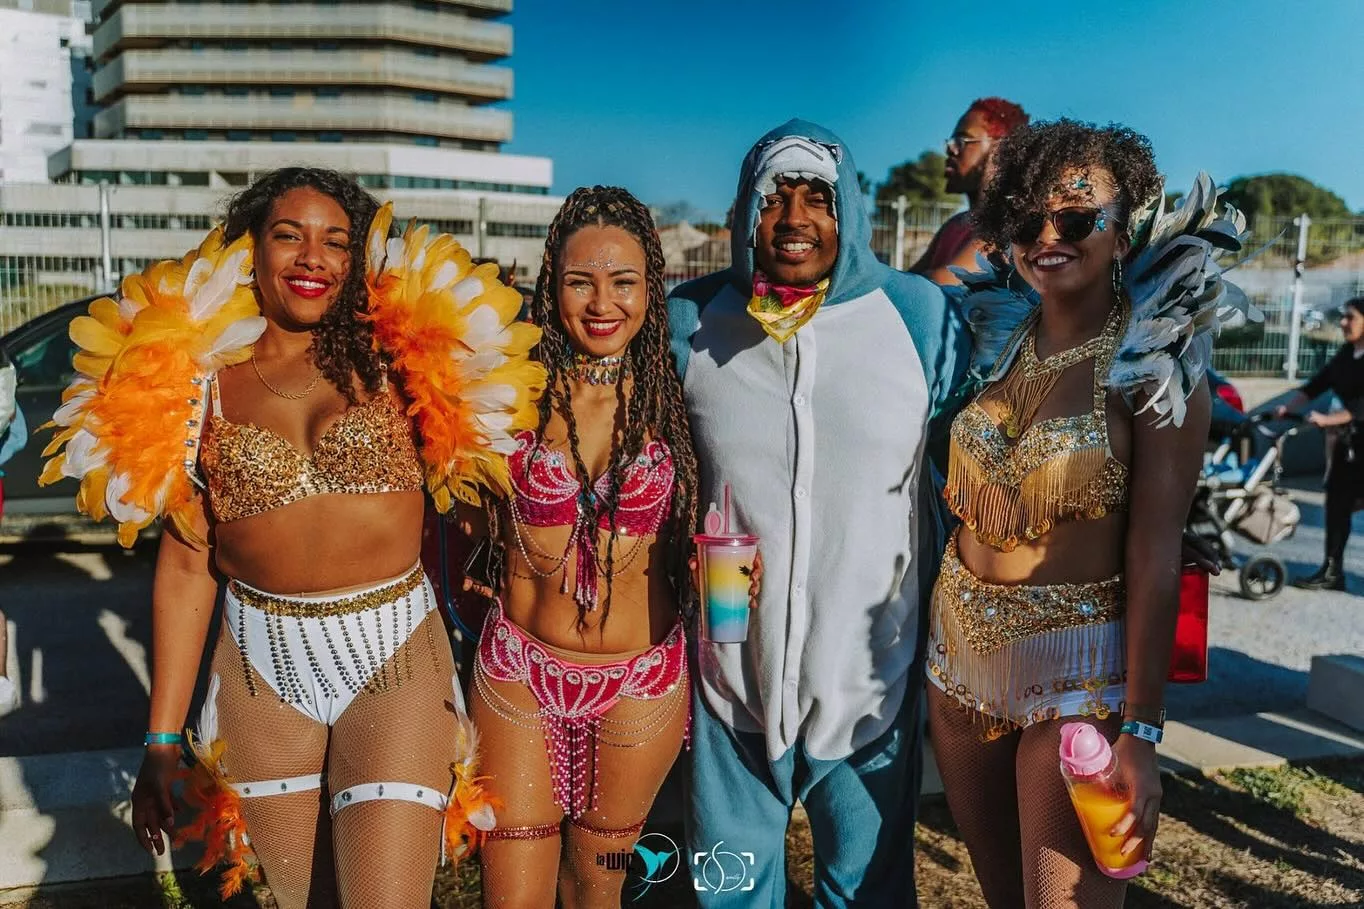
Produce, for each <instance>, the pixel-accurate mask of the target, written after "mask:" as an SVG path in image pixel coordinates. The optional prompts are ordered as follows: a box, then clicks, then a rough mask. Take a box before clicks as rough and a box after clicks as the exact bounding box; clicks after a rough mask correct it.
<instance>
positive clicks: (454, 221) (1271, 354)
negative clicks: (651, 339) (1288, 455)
mask: <svg viewBox="0 0 1364 909" xmlns="http://www.w3.org/2000/svg"><path fill="white" fill-rule="evenodd" d="M394 195H395V196H396V197H397V199H396V201H397V205H398V209H399V210H398V214H399V216H407V215H414V216H416V217H417V218H418V219H420V220H425V221H427V222H429V223H431V224H432V226H433V227H434V228H435V229H437V230H444V231H453V232H454V233H455V234H456V236H457V237H458V239H459V240H460V242H462V243H464V244H465V245H466V246H467V247H468V248H469V249H470V251H471V252H475V253H479V252H481V253H482V254H484V255H486V256H489V257H492V258H496V259H498V260H499V261H501V262H502V263H503V264H504V265H507V266H511V265H512V264H513V262H515V264H516V272H515V274H516V279H517V280H518V282H523V283H533V282H534V280H535V275H536V272H537V271H538V268H539V262H540V257H541V253H542V250H543V245H542V244H543V237H544V229H545V225H547V224H548V223H549V221H550V219H551V217H552V216H553V213H554V210H555V209H556V207H557V204H556V203H555V202H554V201H553V200H549V199H546V200H544V201H535V202H532V201H530V200H507V199H502V198H499V199H489V200H488V201H486V202H483V201H480V200H478V199H473V198H463V199H460V200H452V199H447V200H437V199H433V198H422V197H420V196H419V194H415V193H413V194H405V193H395V194H394ZM405 208H406V209H408V211H407V212H406V213H405V211H404V209H405ZM466 209H467V211H466ZM958 210H959V207H957V206H953V205H950V204H927V203H915V202H906V201H903V200H901V201H898V202H891V203H882V204H878V205H875V206H874V207H873V208H872V213H871V220H872V236H871V244H872V249H873V250H874V251H875V253H876V255H877V257H878V258H880V259H881V260H882V261H883V262H885V263H887V264H888V265H891V266H892V267H895V268H901V269H903V268H908V267H910V266H911V265H913V263H914V262H915V261H916V260H917V259H918V258H919V256H920V255H921V254H922V253H923V251H924V249H926V248H927V246H928V243H929V241H930V240H931V239H932V237H933V235H934V234H935V233H936V232H937V230H938V229H939V228H940V227H941V226H942V225H943V223H944V222H945V221H946V220H947V219H948V218H949V217H951V216H952V214H954V213H955V212H956V211H958ZM0 215H3V220H0V333H4V332H7V331H10V330H12V329H13V328H15V327H16V326H18V325H21V324H23V323H24V322H26V321H28V320H29V319H32V318H34V317H36V316H38V315H40V314H41V313H44V312H47V311H49V310H51V309H53V308H55V307H57V306H60V305H61V304H62V303H65V302H67V301H70V300H74V299H79V298H81V297H85V296H89V295H91V294H94V293H102V292H107V291H109V290H110V289H112V287H113V286H114V283H115V282H116V280H117V278H118V276H119V275H121V274H129V273H132V272H134V271H136V270H139V269H141V268H142V267H144V266H145V265H146V264H147V263H148V262H149V261H151V260H152V259H153V258H161V257H168V256H175V255H180V254H182V253H183V251H184V250H185V249H188V248H189V247H190V246H191V245H193V244H194V243H195V242H196V241H197V238H198V234H197V233H196V232H195V231H191V230H188V228H189V227H190V225H187V224H186V225H181V224H178V223H177V224H172V225H166V224H162V223H160V222H159V221H156V222H154V223H153V222H148V223H143V222H144V221H145V219H142V220H139V219H138V218H136V217H135V216H130V215H121V216H120V215H118V214H117V213H115V216H114V219H113V220H112V221H111V224H110V227H109V229H108V230H107V231H101V230H100V227H99V225H98V224H87V223H85V222H84V221H81V222H80V223H78V224H76V223H72V224H67V223H66V222H64V221H62V222H51V223H48V222H43V223H41V224H39V223H33V224H29V223H28V222H27V221H25V220H23V219H22V218H21V219H19V220H16V218H18V217H19V216H18V215H16V214H15V213H0ZM25 217H28V216H25ZM29 220H31V217H30V218H29ZM21 221H22V223H21ZM11 222H13V223H11ZM200 226H201V225H199V224H198V223H196V224H194V225H193V227H195V228H197V227H200ZM176 228H181V229H179V230H177V229H176ZM660 235H661V237H662V239H663V247H664V256H665V259H666V263H667V266H666V267H667V274H666V276H665V279H666V280H665V283H666V284H667V285H668V286H669V287H670V288H671V287H673V286H675V285H677V284H679V283H681V282H683V281H686V280H689V279H691V278H696V277H699V276H701V275H704V274H708V273H710V272H713V271H717V270H719V269H722V268H725V267H727V266H728V265H729V263H730V236H729V231H728V230H727V229H725V228H723V227H720V226H717V225H709V226H705V225H701V226H692V225H688V224H685V223H684V224H680V225H670V226H668V227H664V228H662V229H661V230H660ZM161 245H164V247H165V248H164V249H162V248H161ZM1255 251H1258V255H1255V256H1254V257H1253V258H1251V259H1250V260H1249V261H1247V262H1245V263H1244V264H1242V265H1241V266H1239V267H1238V268H1236V269H1235V270H1234V271H1233V272H1232V273H1231V275H1230V279H1231V280H1232V281H1234V282H1235V283H1236V284H1237V285H1239V286H1240V287H1241V288H1242V289H1243V290H1245V291H1246V293H1247V294H1248V295H1249V296H1250V298H1251V300H1252V301H1253V302H1255V303H1256V305H1258V306H1259V308H1260V309H1261V310H1262V311H1263V312H1264V314H1265V320H1264V322H1263V324H1261V325H1248V326H1245V327H1243V328H1239V329H1234V330H1231V331H1229V332H1227V333H1225V334H1224V335H1223V337H1222V338H1221V339H1220V340H1219V341H1218V344H1217V347H1216V349H1215V350H1214V352H1213V365H1214V366H1215V367H1216V368H1217V369H1218V370H1220V371H1222V372H1224V373H1226V374H1228V375H1233V376H1282V377H1287V378H1289V379H1297V378H1301V377H1303V376H1306V375H1310V374H1311V373H1313V372H1315V371H1316V370H1317V369H1319V368H1320V367H1321V365H1322V364H1323V363H1325V361H1326V360H1327V359H1329V357H1330V356H1331V354H1332V353H1333V352H1334V351H1335V349H1336V348H1337V347H1338V346H1339V344H1340V334H1339V330H1338V327H1337V325H1336V319H1335V316H1334V312H1335V310H1336V309H1338V308H1339V306H1340V304H1341V303H1343V302H1344V301H1345V300H1347V299H1349V298H1350V297H1352V296H1355V295H1358V294H1364V217H1360V218H1347V219H1340V220H1334V221H1311V220H1310V219H1304V218H1278V219H1260V220H1259V221H1257V222H1256V223H1255V224H1254V225H1253V230H1252V236H1251V242H1250V250H1248V252H1255ZM106 262H107V263H108V264H109V268H108V270H107V272H106V269H105V263H106ZM106 275H107V277H106Z"/></svg>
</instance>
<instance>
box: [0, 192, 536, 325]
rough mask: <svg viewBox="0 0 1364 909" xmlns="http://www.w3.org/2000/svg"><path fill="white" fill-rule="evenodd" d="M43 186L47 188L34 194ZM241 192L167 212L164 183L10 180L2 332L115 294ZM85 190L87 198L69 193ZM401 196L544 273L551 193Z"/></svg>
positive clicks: (402, 215) (404, 213)
mask: <svg viewBox="0 0 1364 909" xmlns="http://www.w3.org/2000/svg"><path fill="white" fill-rule="evenodd" d="M35 189H36V190H40V191H46V192H30V190H35ZM83 190H89V192H86V193H82V192H81V191H83ZM232 192H233V190H232V189H231V188H225V189H223V190H221V191H217V192H208V191H205V192H203V193H201V194H200V195H201V196H202V197H195V198H189V197H186V198H183V199H178V200H175V201H179V203H180V205H181V207H182V208H183V207H189V206H197V207H198V210H197V211H194V212H191V213H184V212H181V213H179V214H176V215H167V214H166V213H165V207H164V206H165V205H166V204H167V198H168V197H167V193H166V190H165V188H164V187H159V188H152V189H151V190H149V189H148V188H146V187H141V186H129V187H125V186H111V187H107V188H100V187H74V186H64V185H43V186H39V187H30V186H26V185H23V184H18V185H16V184H7V185H0V334H5V333H7V332H9V331H12V330H13V329H15V328H17V327H18V326H20V325H23V324H24V323H26V322H28V321H29V320H31V319H34V318H36V317H38V316H40V315H42V314H43V313H46V312H49V311H51V310H53V309H56V308H57V307H59V306H61V305H62V304H64V303H67V302H70V301H73V300H79V299H82V298H85V297H90V296H92V295H95V294H103V293H110V292H112V291H113V290H114V289H115V288H116V287H117V286H118V282H119V281H120V280H121V278H122V276H124V275H129V274H134V273H136V272H138V271H141V270H142V269H143V268H144V267H146V266H147V264H149V263H150V262H153V261H156V260H158V259H165V258H170V257H175V256H181V255H183V254H184V253H185V251H186V250H188V249H191V248H193V247H194V246H196V245H197V244H198V243H199V242H200V240H201V239H202V238H203V235H204V233H205V232H206V230H207V229H208V228H209V227H210V226H211V225H212V223H213V222H214V221H215V220H216V218H217V216H219V215H220V214H221V213H222V210H223V208H224V205H225V202H226V200H227V199H228V198H229V197H230V195H231V193H232ZM76 194H80V195H81V198H80V199H75V198H69V197H73V196H74V195H76ZM391 195H392V197H393V199H394V206H395V212H396V216H397V218H398V220H399V223H400V224H401V223H403V222H405V220H406V219H408V218H412V219H414V220H416V221H418V222H421V223H426V224H429V225H430V226H431V227H432V228H433V229H434V230H437V231H440V232H444V233H451V234H454V235H455V237H456V238H457V239H458V240H459V241H460V242H461V243H462V244H463V245H464V246H465V248H466V249H468V250H469V252H470V253H471V254H473V255H474V256H476V257H484V258H489V259H495V260H497V261H498V262H499V263H501V264H502V265H504V266H506V267H507V268H508V269H514V275H515V279H516V281H517V282H518V283H524V282H526V281H527V280H529V281H532V282H533V281H534V276H535V274H536V272H538V270H539V267H540V258H541V254H542V252H543V249H544V238H545V235H546V231H547V228H548V225H549V222H550V220H551V219H552V218H553V217H554V213H555V212H556V211H557V210H558V208H559V203H558V202H557V201H554V200H551V199H538V198H521V197H511V196H509V195H508V194H499V195H488V196H481V195H477V194H474V193H439V192H429V191H424V190H419V189H411V190H395V191H394V192H392V193H391ZM62 206H65V207H66V208H67V210H65V211H62V210H59V209H60V208H61V207H62ZM157 206H162V207H161V210H160V211H159V212H158V211H156V207H157ZM77 209H78V210H77Z"/></svg>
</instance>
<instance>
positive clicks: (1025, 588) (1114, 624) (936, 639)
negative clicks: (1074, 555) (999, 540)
mask: <svg viewBox="0 0 1364 909" xmlns="http://www.w3.org/2000/svg"><path fill="white" fill-rule="evenodd" d="M1125 589H1126V585H1125V583H1124V581H1123V578H1122V576H1121V575H1117V576H1114V577H1112V578H1109V579H1107V580H1103V581H1096V582H1092V583H1086V584H1046V585H1040V586H1030V585H1023V584H992V583H990V582H988V581H982V580H981V579H980V578H978V577H976V576H975V575H973V574H972V573H971V572H970V571H969V570H968V569H967V568H966V566H965V565H963V564H962V563H961V559H960V557H959V555H958V553H957V537H956V534H955V533H954V534H953V535H952V537H951V539H950V540H949V541H948V544H947V551H946V552H945V553H944V554H943V563H942V572H941V574H939V576H938V583H937V586H936V587H935V588H934V590H933V604H932V610H931V613H930V618H929V637H928V669H927V672H928V680H929V682H930V683H932V684H933V685H935V686H937V687H938V688H939V689H941V690H942V691H943V692H944V693H945V694H947V695H949V696H951V697H954V698H956V699H957V700H958V701H959V702H960V703H961V704H962V705H963V706H964V707H966V708H968V709H970V710H973V711H976V712H978V713H980V714H981V716H982V718H983V719H984V720H985V735H986V738H987V739H988V738H995V737H998V736H999V735H1003V734H1005V733H1008V732H1010V731H1012V730H1014V729H1021V728H1023V727H1025V726H1030V725H1032V724H1033V723H1036V722H1040V721H1042V720H1051V719H1057V718H1059V717H1063V716H1077V715H1078V716H1094V717H1095V718H1097V719H1103V718H1105V717H1106V716H1108V714H1109V712H1110V711H1112V710H1114V709H1116V707H1117V705H1118V703H1119V702H1120V701H1121V700H1122V698H1123V688H1124V683H1125V679H1126V677H1127V655H1126V649H1125V635H1124V627H1125V626H1124V622H1123V615H1124V612H1125V595H1124V594H1125Z"/></svg>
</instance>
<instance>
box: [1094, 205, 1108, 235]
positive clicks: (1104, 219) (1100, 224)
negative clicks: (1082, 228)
mask: <svg viewBox="0 0 1364 909" xmlns="http://www.w3.org/2000/svg"><path fill="white" fill-rule="evenodd" d="M1094 229H1095V230H1097V231H1098V232H1099V233H1103V232H1104V231H1106V230H1108V212H1106V211H1104V210H1103V209H1102V208H1101V209H1099V215H1098V217H1096V218H1095V219H1094Z"/></svg>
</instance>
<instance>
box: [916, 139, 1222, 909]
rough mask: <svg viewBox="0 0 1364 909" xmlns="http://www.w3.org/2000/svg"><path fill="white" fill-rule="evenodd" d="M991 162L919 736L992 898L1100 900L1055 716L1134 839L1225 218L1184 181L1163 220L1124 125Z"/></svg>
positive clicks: (1165, 660)
mask: <svg viewBox="0 0 1364 909" xmlns="http://www.w3.org/2000/svg"><path fill="white" fill-rule="evenodd" d="M994 166H995V170H994V174H993V177H992V179H991V180H990V181H989V183H988V184H987V185H986V187H985V189H984V192H983V194H982V197H981V200H980V206H979V208H978V210H977V211H976V213H975V225H976V230H977V233H978V235H979V236H980V237H981V239H982V240H983V241H984V242H985V244H986V246H987V247H988V248H989V250H990V251H991V252H992V253H995V254H997V256H996V258H997V259H998V261H999V262H1001V263H1002V265H1001V267H1000V268H999V269H997V270H995V271H991V272H987V273H986V274H980V275H968V276H967V277H966V280H965V286H964V287H963V288H960V289H959V292H956V293H954V294H953V295H954V296H955V297H956V299H957V300H958V302H959V303H960V304H961V305H962V306H963V308H964V314H965V315H966V317H967V319H968V320H969V321H970V323H971V324H972V327H973V330H974V334H975V351H974V353H973V358H972V360H973V362H972V366H973V370H974V372H975V374H976V377H977V378H978V379H979V380H981V385H980V390H979V394H978V396H977V397H976V398H975V399H974V400H973V401H972V402H971V403H969V404H967V406H966V407H965V408H964V409H963V410H962V412H961V413H960V414H959V415H958V416H957V417H956V419H955V421H954V422H953V424H952V428H951V449H950V463H949V471H948V473H949V477H948V485H947V490H946V497H947V501H948V504H949V507H950V508H951V509H952V510H953V512H954V513H955V514H956V515H957V517H959V518H960V520H961V525H960V526H959V528H958V529H957V531H956V532H955V533H954V534H953V536H952V537H951V539H950V540H949V543H948V546H947V551H946V553H945V555H944V560H943V566H942V572H941V574H940V576H939V580H938V583H937V586H936V589H935V591H934V597H933V605H932V610H931V619H930V634H929V640H928V681H929V683H930V684H929V686H928V698H929V716H930V728H931V732H932V736H933V743H934V749H935V752H936V754H937V758H938V765H939V767H940V768H941V771H942V777H943V783H944V786H945V789H946V794H947V800H948V804H949V806H950V808H951V810H952V814H953V817H954V818H955V820H956V822H957V825H958V826H959V828H960V829H961V831H962V836H963V838H964V840H965V842H966V844H967V847H968V849H969V850H970V853H971V858H972V863H973V865H974V867H975V870H976V874H977V876H978V878H979V880H980V883H981V888H982V890H983V891H984V895H985V898H986V901H987V902H988V903H989V904H990V905H991V906H992V907H997V909H1003V907H1018V906H1028V907H1047V909H1053V907H1071V906H1082V907H1085V909H1099V907H1105V906H1112V907H1116V906H1120V905H1121V904H1122V902H1123V894H1124V891H1125V888H1126V884H1125V882H1124V881H1123V880H1119V879H1115V878H1113V877H1109V876H1106V875H1105V874H1103V873H1101V872H1100V870H1099V868H1098V867H1097V866H1096V863H1095V860H1094V858H1093V857H1091V855H1090V850H1089V847H1088V846H1087V844H1086V840H1085V837H1084V835H1083V834H1082V831H1081V828H1080V825H1079V822H1078V821H1077V817H1076V813H1075V811H1074V809H1073V808H1072V806H1071V803H1070V800H1069V798H1068V797H1067V791H1066V787H1065V785H1064V782H1063V780H1062V777H1061V775H1060V773H1059V772H1058V769H1057V754H1058V748H1059V747H1060V744H1061V740H1062V739H1061V730H1062V727H1063V725H1064V724H1066V723H1068V722H1072V721H1082V722H1086V723H1091V724H1093V725H1094V726H1095V727H1097V729H1098V731H1099V732H1100V733H1101V734H1102V735H1103V736H1104V737H1105V738H1107V739H1108V741H1109V742H1111V743H1112V746H1113V750H1114V752H1115V753H1116V755H1117V758H1118V762H1119V767H1120V773H1121V783H1122V785H1123V786H1124V787H1125V789H1126V791H1127V792H1128V794H1129V795H1130V797H1131V801H1130V807H1129V808H1128V810H1127V811H1126V812H1125V814H1124V816H1122V817H1121V818H1115V823H1114V826H1113V828H1112V829H1111V830H1109V831H1105V832H1106V833H1109V834H1111V835H1112V836H1113V837H1115V838H1116V839H1115V841H1114V845H1115V847H1118V848H1119V849H1120V851H1121V854H1122V855H1123V856H1124V857H1128V858H1131V859H1133V860H1136V859H1138V858H1140V857H1142V856H1146V855H1149V852H1150V849H1151V842H1152V838H1153V837H1154V836H1155V832H1156V823H1157V819H1158V816H1159V810H1160V796H1161V785H1160V775H1159V772H1158V769H1157V766H1156V752H1155V744H1154V741H1155V740H1156V739H1158V738H1159V727H1160V724H1161V722H1162V720H1163V716H1164V711H1163V709H1162V700H1163V689H1164V685H1165V679H1166V675H1167V672H1168V667H1169V662H1170V652H1171V646H1172V638H1173V629H1174V619H1175V604H1176V603H1177V601H1178V599H1179V579H1180V565H1181V531H1182V528H1183V526H1184V520H1185V516H1186V515H1187V513H1188V510H1189V505H1190V502H1191V500H1192V497H1193V493H1194V484H1195V480H1196V477H1197V474H1198V471H1199V469H1200V467H1201V463H1202V461H1201V458H1202V451H1203V444H1204V441H1205V440H1206V437H1207V427H1208V420H1209V406H1210V405H1209V395H1208V389H1207V385H1206V382H1205V381H1204V380H1203V378H1202V370H1203V369H1205V368H1206V365H1207V353H1208V351H1209V350H1210V346H1211V333H1210V332H1209V331H1208V330H1207V329H1208V326H1209V325H1212V324H1215V323H1216V319H1215V318H1213V316H1212V315H1211V314H1212V313H1216V311H1217V306H1218V304H1219V302H1220V301H1221V300H1223V299H1224V298H1225V293H1226V288H1225V287H1224V286H1223V285H1222V284H1221V281H1220V278H1219V277H1218V276H1217V271H1216V269H1207V268H1206V267H1205V266H1206V264H1207V260H1208V258H1209V257H1210V256H1212V255H1213V254H1215V253H1216V252H1217V251H1219V249H1221V248H1235V247H1236V245H1237V244H1239V239H1240V230H1239V226H1238V225H1237V224H1236V223H1235V220H1236V218H1235V216H1233V218H1232V219H1231V220H1230V221H1229V220H1225V219H1218V218H1216V217H1215V216H1214V215H1213V214H1212V213H1211V212H1212V207H1213V205H1214V204H1215V199H1216V195H1215V193H1214V192H1213V191H1212V189H1211V184H1210V183H1207V182H1205V181H1202V180H1201V181H1200V183H1199V185H1198V186H1196V187H1195V191H1194V192H1193V193H1191V198H1190V199H1189V200H1188V201H1187V203H1186V206H1185V208H1183V209H1180V210H1178V211H1176V212H1174V213H1172V214H1170V215H1163V214H1162V212H1161V209H1160V202H1159V201H1153V200H1159V199H1162V198H1163V195H1162V193H1161V189H1162V184H1161V179H1160V177H1159V175H1158V173H1157V171H1156V166H1155V161H1154V160H1153V157H1152V153H1151V147H1150V144H1149V143H1148V141H1147V140H1146V139H1145V138H1144V137H1142V136H1140V135H1138V134H1137V133H1135V132H1133V131H1132V130H1130V129H1127V128H1125V127H1120V126H1108V127H1098V126H1094V125H1091V124H1085V123H1078V122H1074V121H1070V120H1059V121H1055V122H1050V123H1037V124H1034V125H1031V126H1025V127H1021V128H1020V129H1018V130H1017V131H1015V132H1014V133H1012V134H1011V135H1010V136H1009V137H1007V138H1006V139H1004V140H1003V141H1002V142H1001V144H1000V146H999V148H998V149H997V150H996V155H995V161H994ZM1181 213H1182V214H1181ZM1181 278H1187V280H1174V281H1173V282H1171V281H1167V280H1165V279H1181ZM1172 288H1173V289H1172ZM1210 306H1211V309H1209V307H1210ZM1161 320H1168V325H1164V324H1163V323H1162V322H1161ZM1164 328H1168V329H1169V330H1170V334H1169V335H1168V336H1167V334H1165V333H1163V329H1164ZM1186 342H1187V343H1186ZM1205 342H1206V343H1205ZM1162 379H1163V380H1164V381H1162ZM1124 862H1126V858H1125V859H1124Z"/></svg>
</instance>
